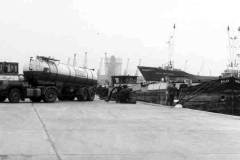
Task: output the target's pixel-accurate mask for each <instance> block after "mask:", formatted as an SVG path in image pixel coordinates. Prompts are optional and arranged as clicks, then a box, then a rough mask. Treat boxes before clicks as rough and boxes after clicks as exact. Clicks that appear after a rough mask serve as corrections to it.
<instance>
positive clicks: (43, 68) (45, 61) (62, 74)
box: [23, 56, 97, 85]
mask: <svg viewBox="0 0 240 160" xmlns="http://www.w3.org/2000/svg"><path fill="white" fill-rule="evenodd" d="M23 73H24V78H25V79H26V80H27V81H29V82H30V83H32V84H41V83H48V82H50V83H57V82H58V83H67V84H74V85H81V84H84V85H94V84H97V75H96V73H95V71H94V70H91V69H84V68H80V67H74V66H71V65H67V64H63V63H60V61H58V60H55V59H52V58H46V57H40V56H37V57H36V58H35V59H33V58H31V59H30V62H29V64H28V65H26V66H25V67H24V69H23Z"/></svg>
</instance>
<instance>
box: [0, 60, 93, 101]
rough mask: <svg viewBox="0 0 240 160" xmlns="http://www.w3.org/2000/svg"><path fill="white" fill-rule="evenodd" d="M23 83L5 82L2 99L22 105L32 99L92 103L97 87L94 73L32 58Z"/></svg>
mask: <svg viewBox="0 0 240 160" xmlns="http://www.w3.org/2000/svg"><path fill="white" fill-rule="evenodd" d="M23 76H24V80H16V81H6V80H5V81H4V83H2V84H6V85H4V86H0V98H1V99H3V100H4V99H5V98H8V99H9V101H10V102H19V101H20V100H21V99H22V100H24V99H25V98H30V100H31V101H32V102H40V101H41V100H43V101H44V102H54V101H56V99H57V98H58V99H59V100H74V99H75V98H77V99H78V100H79V101H92V100H94V97H95V93H96V86H97V76H96V73H95V71H94V70H93V69H87V68H80V67H74V66H71V65H66V64H62V63H60V61H59V60H56V59H53V58H49V57H43V56H37V57H36V58H30V62H29V64H28V65H26V66H24V69H23Z"/></svg>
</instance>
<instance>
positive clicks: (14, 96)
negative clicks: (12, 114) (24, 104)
mask: <svg viewBox="0 0 240 160" xmlns="http://www.w3.org/2000/svg"><path fill="white" fill-rule="evenodd" d="M8 99H9V102H10V103H19V101H20V99H21V92H20V90H19V89H17V88H14V89H11V90H10V92H9V94H8Z"/></svg>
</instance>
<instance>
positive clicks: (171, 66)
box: [167, 24, 176, 70]
mask: <svg viewBox="0 0 240 160" xmlns="http://www.w3.org/2000/svg"><path fill="white" fill-rule="evenodd" d="M175 30H176V24H174V25H173V31H172V33H171V35H170V37H169V40H168V41H167V44H168V52H169V53H168V64H167V68H168V69H170V70H173V69H174V60H173V54H174V47H175Z"/></svg>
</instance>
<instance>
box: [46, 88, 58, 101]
mask: <svg viewBox="0 0 240 160" xmlns="http://www.w3.org/2000/svg"><path fill="white" fill-rule="evenodd" d="M56 99H57V92H56V90H55V89H54V88H50V87H49V88H46V89H45V91H44V94H43V101H44V102H47V103H52V102H55V101H56Z"/></svg>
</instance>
